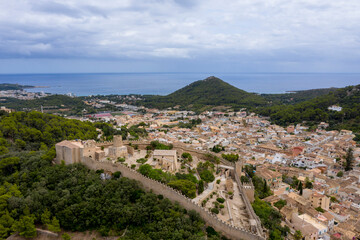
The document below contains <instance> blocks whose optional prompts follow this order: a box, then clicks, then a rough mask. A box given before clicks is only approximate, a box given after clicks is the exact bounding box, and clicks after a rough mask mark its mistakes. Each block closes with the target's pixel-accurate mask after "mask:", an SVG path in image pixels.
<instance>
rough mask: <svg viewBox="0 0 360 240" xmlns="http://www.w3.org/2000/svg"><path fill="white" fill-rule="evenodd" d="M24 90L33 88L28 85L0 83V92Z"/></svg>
mask: <svg viewBox="0 0 360 240" xmlns="http://www.w3.org/2000/svg"><path fill="white" fill-rule="evenodd" d="M26 88H34V86H30V85H20V84H11V83H1V84H0V91H8V90H24V89H26Z"/></svg>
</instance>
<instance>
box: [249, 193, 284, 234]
mask: <svg viewBox="0 0 360 240" xmlns="http://www.w3.org/2000/svg"><path fill="white" fill-rule="evenodd" d="M252 207H253V209H254V211H255V213H256V215H258V216H259V218H260V220H261V223H262V224H263V225H264V227H265V228H267V229H268V230H269V231H270V234H269V239H274V240H275V239H276V240H278V239H279V240H280V239H284V237H285V236H287V234H288V233H289V231H290V229H289V228H288V227H282V226H281V214H280V212H279V211H277V210H276V209H274V208H273V207H272V206H271V205H270V204H269V203H267V202H265V201H263V200H260V199H259V198H256V199H255V201H254V202H253V203H252Z"/></svg>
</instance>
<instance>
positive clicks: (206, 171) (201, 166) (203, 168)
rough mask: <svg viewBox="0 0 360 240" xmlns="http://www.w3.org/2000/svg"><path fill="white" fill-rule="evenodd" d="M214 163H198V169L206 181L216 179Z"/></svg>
mask: <svg viewBox="0 0 360 240" xmlns="http://www.w3.org/2000/svg"><path fill="white" fill-rule="evenodd" d="M214 168H215V166H214V164H213V163H210V162H209V161H206V162H205V163H202V162H199V163H198V165H197V171H198V173H199V175H200V178H201V179H202V180H204V182H207V183H209V182H212V181H214V180H215V176H214V174H213V172H214Z"/></svg>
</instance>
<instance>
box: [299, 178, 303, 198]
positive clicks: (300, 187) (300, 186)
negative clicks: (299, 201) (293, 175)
mask: <svg viewBox="0 0 360 240" xmlns="http://www.w3.org/2000/svg"><path fill="white" fill-rule="evenodd" d="M298 190H299V193H300V195H302V194H303V185H302V182H301V181H299V186H298Z"/></svg>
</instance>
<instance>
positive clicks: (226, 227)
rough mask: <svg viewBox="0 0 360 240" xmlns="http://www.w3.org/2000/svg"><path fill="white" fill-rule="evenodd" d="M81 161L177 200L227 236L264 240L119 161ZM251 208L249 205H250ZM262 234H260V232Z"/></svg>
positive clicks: (247, 239) (89, 166) (95, 168)
mask: <svg viewBox="0 0 360 240" xmlns="http://www.w3.org/2000/svg"><path fill="white" fill-rule="evenodd" d="M82 163H83V164H84V165H85V166H87V167H88V168H90V169H92V170H98V169H104V170H105V171H109V172H116V171H120V172H121V174H122V176H123V177H127V178H130V179H135V180H137V181H138V182H140V183H141V185H142V186H143V187H144V188H145V189H146V190H148V191H149V190H152V191H153V192H154V193H156V194H161V195H163V196H164V197H166V198H168V199H170V200H171V201H173V202H178V203H179V204H180V205H182V206H183V207H184V208H186V209H188V210H195V211H196V212H198V213H199V215H200V216H201V217H202V218H203V219H204V220H205V222H206V223H207V224H208V225H210V226H212V227H213V228H214V229H215V230H216V231H220V232H222V234H223V235H225V236H226V237H228V238H231V239H244V240H264V239H265V238H264V237H263V236H260V235H259V234H258V233H257V234H254V233H253V232H251V231H249V230H247V229H243V228H238V227H234V226H232V225H230V224H228V223H226V222H224V221H222V220H220V219H218V218H217V217H216V215H214V214H212V213H211V212H209V211H208V210H207V209H205V208H203V207H201V206H199V205H197V204H195V203H194V202H192V200H191V199H190V198H188V197H186V196H184V195H183V194H181V193H180V192H179V191H177V190H175V189H173V188H170V187H169V186H167V185H165V184H163V183H160V182H157V181H155V180H153V179H150V178H148V177H145V176H143V175H142V174H140V173H138V172H137V171H135V170H132V169H130V168H129V167H127V166H125V165H123V164H120V163H111V162H99V161H96V160H93V159H91V158H83V160H82ZM250 208H251V206H250ZM251 209H252V208H251ZM261 235H262V234H261Z"/></svg>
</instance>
